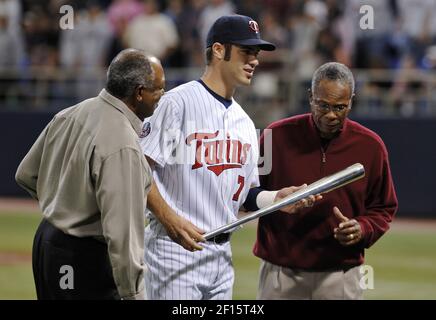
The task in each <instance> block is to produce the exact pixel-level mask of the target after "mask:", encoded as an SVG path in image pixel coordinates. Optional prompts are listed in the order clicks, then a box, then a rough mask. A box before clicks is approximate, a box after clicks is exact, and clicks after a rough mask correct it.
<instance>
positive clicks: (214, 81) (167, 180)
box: [141, 15, 315, 300]
mask: <svg viewBox="0 0 436 320" xmlns="http://www.w3.org/2000/svg"><path fill="white" fill-rule="evenodd" d="M274 49H275V47H274V45H273V44H271V43H268V42H266V41H263V40H261V39H260V34H259V27H258V25H257V23H256V22H255V21H254V20H252V19H251V18H249V17H246V16H240V15H232V16H224V17H221V18H219V19H218V20H217V21H216V22H215V24H214V25H213V26H212V28H211V30H210V31H209V36H208V39H207V50H206V59H207V66H206V70H205V73H204V74H203V76H202V77H201V79H199V80H196V81H191V82H188V83H186V84H184V85H181V86H179V87H177V88H175V89H173V90H171V91H169V92H167V93H166V94H165V95H164V96H163V97H162V98H161V100H160V103H159V106H158V108H157V109H156V111H155V113H154V115H153V116H152V117H151V118H149V119H146V120H145V122H144V130H143V135H144V138H143V139H142V141H141V145H142V148H143V152H144V154H145V155H146V157H147V159H148V160H149V162H150V163H151V164H152V167H153V176H154V179H155V185H156V186H155V187H153V188H152V191H151V193H150V195H149V198H148V207H149V209H150V210H151V214H149V218H150V223H149V225H148V226H147V228H146V232H145V233H146V235H145V246H146V248H147V249H146V253H145V261H146V263H147V265H148V272H147V273H146V275H145V287H146V292H147V297H148V298H149V299H196V300H200V299H231V298H232V287H233V279H234V272H233V267H232V258H231V248H230V241H229V240H230V233H223V234H220V235H218V236H216V237H215V238H213V239H212V240H209V241H204V238H203V237H202V234H203V233H204V231H205V230H213V229H215V228H218V227H220V226H222V225H224V224H227V223H230V222H232V221H234V220H236V219H237V214H238V211H239V209H240V207H241V206H242V205H243V204H244V201H246V199H247V195H248V194H249V193H251V194H252V196H251V198H252V201H251V202H254V205H253V204H248V205H247V206H248V207H249V208H253V209H256V208H258V207H261V206H263V205H265V204H266V205H268V204H270V203H272V202H273V201H274V200H275V199H277V198H281V197H283V196H285V195H287V194H289V193H291V192H292V191H294V190H295V188H293V187H291V188H285V189H282V190H281V191H279V193H277V192H268V191H262V192H260V191H259V190H257V191H254V190H255V189H256V188H255V187H257V186H258V185H259V179H258V170H257V160H258V156H259V151H258V141H257V134H256V130H255V127H254V124H253V122H252V121H251V119H250V118H249V117H248V115H247V114H246V113H245V112H244V110H243V109H242V108H241V106H240V105H239V104H238V103H237V102H236V101H235V100H234V99H233V94H234V91H235V88H236V87H237V86H239V85H249V84H250V82H251V78H252V76H253V73H254V69H255V68H256V66H257V65H258V64H259V62H258V59H257V55H258V53H259V51H260V50H274ZM156 187H157V188H156ZM252 190H253V191H252ZM314 200H315V198H314V197H311V198H310V199H308V200H307V201H302V202H301V203H299V204H298V205H294V206H289V207H287V209H285V211H287V212H291V213H292V212H294V211H295V210H296V209H298V208H299V207H300V206H305V205H307V204H308V203H310V204H312V203H313V201H314ZM244 206H245V204H244ZM174 213H175V214H176V215H174ZM171 239H172V240H174V241H175V242H177V243H179V244H181V246H179V245H178V244H177V243H175V242H173V241H171ZM199 241H200V242H203V243H202V245H201V246H200V245H199V243H198V242H199ZM182 247H183V248H182ZM184 248H185V249H187V250H185V249H184Z"/></svg>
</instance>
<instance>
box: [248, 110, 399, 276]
mask: <svg viewBox="0 0 436 320" xmlns="http://www.w3.org/2000/svg"><path fill="white" fill-rule="evenodd" d="M268 129H272V171H271V173H270V174H269V175H264V176H260V182H261V187H263V188H264V189H266V190H277V189H281V188H283V187H288V186H299V185H301V184H303V183H307V184H309V183H312V182H314V181H316V180H318V179H321V178H322V177H324V176H326V175H330V174H333V173H335V172H337V171H340V170H342V169H344V168H346V167H348V166H350V165H352V164H354V163H357V162H359V163H361V164H362V165H363V166H364V167H365V177H364V178H363V179H360V180H358V181H355V182H352V183H351V184H348V185H346V186H345V187H341V188H339V189H336V190H334V191H331V192H330V193H326V194H324V195H323V199H322V200H320V201H318V202H316V203H315V205H314V206H313V207H312V208H306V209H303V210H301V211H299V212H298V213H297V214H294V215H290V214H286V213H282V212H275V213H271V214H269V215H266V216H263V217H261V218H260V219H259V224H258V229H257V241H256V244H255V245H254V249H253V253H254V254H255V255H256V256H257V257H259V258H262V259H264V260H266V261H269V262H270V263H273V264H275V265H279V266H283V267H288V268H295V269H305V270H310V271H323V270H325V271H326V270H334V269H346V268H349V267H353V266H357V265H360V264H362V263H363V260H364V248H369V247H370V246H371V245H372V244H374V243H375V242H376V241H377V240H378V239H379V238H380V237H381V236H382V235H383V234H384V233H385V232H386V231H387V230H388V229H389V223H390V222H391V221H392V218H393V217H394V215H395V213H396V211H397V208H398V202H397V197H396V194H395V190H394V185H393V181H392V177H391V173H390V169H389V161H388V154H387V151H386V147H385V145H384V143H383V141H382V140H381V138H380V137H379V136H378V135H377V134H376V133H374V132H373V131H371V130H369V129H367V128H365V127H363V126H362V125H360V124H358V123H357V122H354V121H352V120H349V119H346V120H345V122H344V126H343V128H342V130H341V132H340V134H339V135H338V136H337V137H336V138H334V139H332V140H331V142H330V143H329V145H328V148H327V150H326V151H325V152H324V151H323V149H322V147H321V139H320V136H319V133H318V130H317V128H316V125H315V123H314V122H313V118H312V115H311V114H304V115H298V116H294V117H291V118H287V119H283V120H280V121H277V122H275V123H273V124H271V125H270V126H269V127H268ZM264 134H265V133H264ZM264 134H263V135H262V137H261V140H260V144H261V149H260V150H263V149H264V148H263V144H264ZM266 141H267V139H266ZM334 206H337V207H338V208H339V210H341V212H342V214H343V215H345V216H346V217H349V218H350V219H351V218H354V219H356V220H357V221H358V222H359V223H360V226H361V228H362V232H363V239H362V240H361V241H360V242H359V243H357V244H354V245H352V246H349V247H344V246H342V245H340V244H339V242H338V241H337V240H336V239H335V238H334V237H333V229H334V228H336V227H337V226H338V224H339V222H340V221H338V219H337V218H336V216H335V215H334V213H333V207H334Z"/></svg>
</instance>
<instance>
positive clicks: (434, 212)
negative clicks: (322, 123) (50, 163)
mask: <svg viewBox="0 0 436 320" xmlns="http://www.w3.org/2000/svg"><path fill="white" fill-rule="evenodd" d="M52 116H53V114H52V113H41V112H34V113H31V112H25V113H18V112H17V113H13V112H0V145H1V152H2V156H1V157H0V168H1V169H0V174H1V183H0V196H27V194H26V192H25V191H23V190H22V189H21V188H20V187H18V186H17V185H16V183H15V179H14V175H15V171H16V169H17V166H18V164H19V163H20V161H21V159H22V158H23V157H24V155H25V154H26V153H27V151H28V150H29V148H30V147H31V145H32V144H33V142H34V141H35V139H36V138H37V136H38V135H39V133H40V132H41V131H42V129H43V128H44V127H45V125H46V124H47V123H48V122H49V121H50V120H51V118H52ZM353 119H354V120H357V121H359V119H355V118H353ZM359 122H360V123H362V124H363V125H365V126H367V127H368V128H370V129H372V130H374V131H375V132H377V133H378V134H379V135H380V136H381V137H382V139H383V140H384V142H385V144H386V147H387V149H388V152H389V156H390V164H391V170H392V175H393V178H394V182H395V186H396V190H397V195H398V199H399V202H400V209H399V213H398V215H401V216H406V215H407V216H410V215H415V216H422V217H435V218H436V186H435V182H436V139H435V136H436V119H398V120H395V119H391V120H387V119H383V120H361V121H359Z"/></svg>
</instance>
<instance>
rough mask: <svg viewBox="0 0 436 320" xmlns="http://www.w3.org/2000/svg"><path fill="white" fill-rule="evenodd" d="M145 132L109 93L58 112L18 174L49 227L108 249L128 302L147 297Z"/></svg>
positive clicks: (137, 119) (114, 273) (18, 179)
mask: <svg viewBox="0 0 436 320" xmlns="http://www.w3.org/2000/svg"><path fill="white" fill-rule="evenodd" d="M141 129H142V122H141V120H140V119H139V118H138V117H137V116H136V115H135V114H134V113H133V111H131V110H130V109H129V108H128V107H127V106H126V105H125V104H124V103H123V102H122V101H121V100H119V99H117V98H115V97H114V96H112V95H110V94H109V93H108V92H107V91H105V90H102V91H101V92H100V94H99V96H97V97H95V98H92V99H88V100H85V101H83V102H81V103H79V104H78V105H75V106H73V107H70V108H67V109H65V110H63V111H61V112H59V113H58V114H57V115H56V116H55V117H54V118H53V120H52V121H51V122H50V123H49V124H48V125H47V127H46V128H45V129H44V131H43V132H42V133H41V135H40V136H39V137H38V139H37V140H36V142H35V144H34V145H33V146H32V148H31V149H30V151H29V153H28V154H27V155H26V156H25V158H24V159H23V161H22V162H21V164H20V166H19V167H18V170H17V173H16V180H17V183H18V184H19V185H20V186H22V187H23V188H24V189H26V190H27V191H28V192H29V193H30V194H31V195H32V196H33V197H34V198H36V199H38V200H39V204H40V207H41V209H42V212H43V215H44V217H45V218H46V219H47V220H48V221H49V222H50V223H52V224H53V225H54V226H56V227H57V228H59V229H61V230H62V231H63V232H65V233H66V234H70V235H73V236H77V237H86V236H93V237H97V238H100V239H102V240H103V241H105V242H106V243H107V245H108V252H109V257H110V260H111V264H112V269H113V275H114V279H115V283H116V285H117V288H118V292H119V294H120V296H121V298H123V299H126V298H127V299H128V298H143V297H144V284H143V275H144V268H145V266H144V210H145V207H146V203H147V193H148V191H149V188H150V185H151V179H152V176H151V170H150V167H149V165H148V164H147V162H146V160H145V158H144V155H143V154H142V152H141V148H140V146H139V143H138V138H139V137H138V136H139V133H140V132H141Z"/></svg>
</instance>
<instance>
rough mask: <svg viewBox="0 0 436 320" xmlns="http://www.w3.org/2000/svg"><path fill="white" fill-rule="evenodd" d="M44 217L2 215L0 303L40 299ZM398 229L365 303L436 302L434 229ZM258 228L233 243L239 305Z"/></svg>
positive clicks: (251, 279) (379, 254)
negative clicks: (35, 272) (37, 280)
mask: <svg viewBox="0 0 436 320" xmlns="http://www.w3.org/2000/svg"><path fill="white" fill-rule="evenodd" d="M40 219H41V218H40V215H39V214H30V213H20V212H0V299H35V297H36V296H35V290H34V285H33V277H32V268H31V261H30V254H31V248H32V239H33V235H34V232H35V230H36V228H37V226H38V224H39V221H40ZM400 230H401V229H396V228H393V230H391V231H390V232H389V233H388V234H386V235H385V236H384V237H383V238H382V239H381V240H380V241H379V242H378V243H377V244H376V245H375V246H373V247H372V248H371V249H369V250H368V251H367V253H366V256H367V258H366V264H367V265H370V266H372V267H373V270H374V289H373V290H367V291H366V294H365V298H366V299H436V250H435V248H436V232H435V229H427V228H425V229H423V230H420V229H419V228H415V230H414V229H410V228H409V229H407V230H404V231H400ZM254 239H255V228H254V227H253V226H252V225H249V226H245V227H244V228H243V229H242V230H241V231H238V232H237V233H235V235H234V236H233V238H232V247H233V257H234V266H235V270H236V277H235V287H234V299H254V298H255V297H256V290H257V281H258V268H259V260H258V259H257V258H256V257H254V256H253V255H252V253H251V250H252V246H253V242H254Z"/></svg>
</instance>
